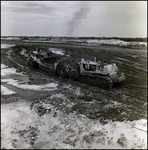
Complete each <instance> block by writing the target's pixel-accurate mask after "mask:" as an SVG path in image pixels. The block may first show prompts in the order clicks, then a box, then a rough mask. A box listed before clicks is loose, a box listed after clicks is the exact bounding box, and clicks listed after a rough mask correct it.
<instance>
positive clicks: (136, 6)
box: [1, 1, 147, 37]
mask: <svg viewBox="0 0 148 150" xmlns="http://www.w3.org/2000/svg"><path fill="white" fill-rule="evenodd" d="M1 35H2V36H77V37H78V36H79V37H82V36H87V37H147V1H1Z"/></svg>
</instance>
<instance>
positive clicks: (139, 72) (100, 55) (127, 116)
mask: <svg viewBox="0 0 148 150" xmlns="http://www.w3.org/2000/svg"><path fill="white" fill-rule="evenodd" d="M52 45H53V46H52ZM56 45H57V46H56ZM56 45H55V44H38V45H36V43H33V44H31V43H26V44H24V43H23V45H22V44H19V45H17V47H13V48H12V47H10V48H6V49H1V63H2V64H5V65H7V66H9V67H14V68H16V70H17V72H21V73H22V72H23V74H24V75H26V76H27V77H26V78H27V80H28V81H27V82H28V85H40V84H46V83H55V84H57V88H56V89H54V90H53V91H42V90H41V91H38V92H36V91H34V90H29V89H25V90H24V89H21V88H19V87H16V86H14V85H11V84H7V83H5V82H2V85H4V86H6V87H8V88H10V89H12V90H14V91H17V94H16V95H13V96H12V95H8V96H7V95H2V96H1V99H2V100H1V103H2V104H6V103H11V102H17V101H18V100H17V97H19V98H21V99H25V100H26V101H29V103H30V108H29V109H30V110H34V111H35V112H36V113H37V114H38V116H40V117H42V116H44V115H45V114H46V115H48V114H49V115H50V114H51V113H53V109H51V108H50V107H48V106H52V107H54V109H55V110H56V111H60V112H62V113H63V114H67V115H69V114H73V113H76V114H77V115H79V114H81V115H84V116H85V117H87V118H89V119H93V120H96V121H100V122H101V124H102V125H106V124H108V123H109V122H110V121H112V122H115V121H120V122H123V121H135V120H140V119H147V113H146V112H147V65H146V64H147V52H146V50H141V49H124V48H118V47H113V46H111V47H105V46H103V47H99V46H98V47H97V46H94V47H93V46H89V47H88V46H87V45H83V46H79V45H70V44H67V45H66V46H64V45H62V44H56ZM24 46H26V47H29V48H30V47H31V49H33V50H35V49H36V48H43V47H44V48H45V47H47V48H56V47H57V49H58V48H59V47H60V50H61V49H62V50H63V51H64V52H65V55H67V54H70V56H71V57H74V58H75V59H76V60H80V59H81V58H84V59H86V60H93V58H94V57H96V58H97V60H98V61H99V60H101V61H104V60H107V62H108V63H116V65H117V66H118V68H119V71H121V72H123V73H124V74H125V77H126V81H125V82H124V83H123V84H121V85H119V86H117V85H116V86H114V87H113V88H112V89H111V90H108V89H104V88H100V87H97V86H92V85H89V84H85V83H80V82H78V81H73V80H71V79H63V78H60V77H58V76H56V75H54V74H51V73H49V72H48V71H45V70H41V69H33V68H30V67H29V66H28V65H27V61H26V59H24V57H21V56H20V55H17V53H18V51H21V50H22V47H24ZM16 49H17V50H18V51H17V52H16ZM9 56H10V57H9ZM9 77H10V78H13V79H15V78H16V79H18V77H17V76H13V75H10V76H9ZM2 79H3V77H2ZM56 113H57V112H55V113H53V114H52V115H53V117H55V116H56V115H57V114H56ZM30 128H32V127H30ZM30 130H31V129H30ZM32 130H35V129H32ZM20 132H21V131H20ZM20 134H21V133H20ZM22 134H24V133H22ZM85 137H86V136H84V139H85ZM87 138H90V137H86V139H85V140H86V141H87ZM89 140H91V139H89ZM88 143H89V142H88ZM119 143H120V142H119ZM33 144H34V143H33ZM33 144H32V145H33ZM121 145H122V144H121Z"/></svg>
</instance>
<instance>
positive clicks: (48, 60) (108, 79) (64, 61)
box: [29, 51, 126, 88]
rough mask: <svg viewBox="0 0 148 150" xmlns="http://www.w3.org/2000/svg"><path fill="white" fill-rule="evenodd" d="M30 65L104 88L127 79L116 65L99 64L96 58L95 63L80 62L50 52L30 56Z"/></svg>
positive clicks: (82, 60)
mask: <svg viewBox="0 0 148 150" xmlns="http://www.w3.org/2000/svg"><path fill="white" fill-rule="evenodd" d="M29 64H31V65H32V66H33V67H34V68H38V67H39V66H40V67H44V68H47V69H49V70H52V71H54V72H55V73H56V74H57V75H58V76H59V77H62V78H71V79H74V80H78V81H80V82H84V83H88V84H92V85H96V86H99V87H103V88H111V87H112V86H113V84H114V83H121V82H123V81H124V80H125V79H126V78H125V76H124V74H123V73H119V71H118V67H117V66H116V64H115V63H112V64H107V62H104V63H102V62H101V61H98V62H97V61H96V57H94V61H89V60H88V61H86V60H84V59H83V58H82V59H81V61H80V62H78V61H75V59H73V58H72V57H63V56H59V55H57V54H53V53H52V52H49V51H48V55H47V54H46V55H45V54H43V55H41V54H39V53H37V54H36V55H30V57H29ZM49 70H48V71H49Z"/></svg>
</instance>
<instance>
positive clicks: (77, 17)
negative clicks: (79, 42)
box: [67, 4, 90, 36]
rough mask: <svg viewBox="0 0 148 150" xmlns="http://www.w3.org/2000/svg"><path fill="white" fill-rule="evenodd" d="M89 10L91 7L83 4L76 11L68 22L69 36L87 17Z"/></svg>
mask: <svg viewBox="0 0 148 150" xmlns="http://www.w3.org/2000/svg"><path fill="white" fill-rule="evenodd" d="M81 5H82V4H81ZM89 11H90V8H89V7H88V6H86V5H84V6H81V7H80V9H79V10H78V11H77V12H75V14H74V15H73V17H72V18H71V20H70V21H69V22H68V30H67V35H68V36H71V35H72V34H73V31H74V30H75V29H76V28H77V27H78V25H79V24H80V23H81V22H82V21H83V19H85V18H87V16H88V13H89Z"/></svg>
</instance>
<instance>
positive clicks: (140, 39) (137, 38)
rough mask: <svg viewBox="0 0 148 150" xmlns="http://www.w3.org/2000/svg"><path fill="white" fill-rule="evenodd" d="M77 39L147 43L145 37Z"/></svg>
mask: <svg viewBox="0 0 148 150" xmlns="http://www.w3.org/2000/svg"><path fill="white" fill-rule="evenodd" d="M78 39H97V40H111V39H116V40H123V41H126V42H132V41H134V42H135V41H137V42H147V37H146V38H140V37H136V38H123V37H78Z"/></svg>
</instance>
